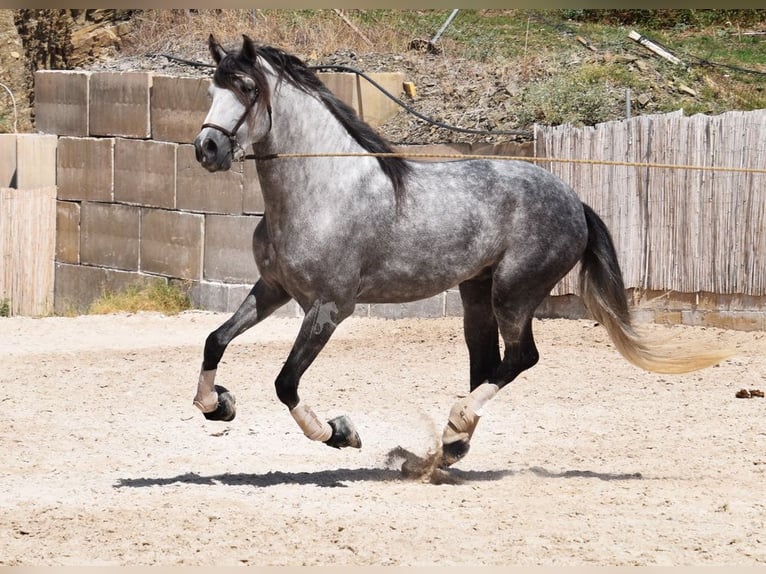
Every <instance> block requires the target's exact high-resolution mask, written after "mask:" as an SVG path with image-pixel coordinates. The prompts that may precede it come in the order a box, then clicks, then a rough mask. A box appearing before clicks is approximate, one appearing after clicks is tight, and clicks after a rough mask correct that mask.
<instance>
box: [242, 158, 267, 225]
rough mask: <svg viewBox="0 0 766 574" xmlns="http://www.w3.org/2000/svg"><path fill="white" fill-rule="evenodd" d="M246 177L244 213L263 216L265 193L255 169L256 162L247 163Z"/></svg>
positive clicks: (244, 184)
mask: <svg viewBox="0 0 766 574" xmlns="http://www.w3.org/2000/svg"><path fill="white" fill-rule="evenodd" d="M244 175H245V176H244V179H243V181H242V185H243V194H244V195H243V201H242V211H243V212H244V213H255V214H259V215H263V212H264V203H263V192H262V191H261V182H260V181H259V180H258V170H256V169H255V160H252V159H249V160H246V161H245V169H244Z"/></svg>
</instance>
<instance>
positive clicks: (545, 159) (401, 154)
mask: <svg viewBox="0 0 766 574" xmlns="http://www.w3.org/2000/svg"><path fill="white" fill-rule="evenodd" d="M321 157H328V158H339V157H375V158H389V157H390V158H402V159H404V158H412V159H448V160H465V159H497V160H503V161H526V162H532V163H541V162H550V163H569V164H584V165H607V166H616V167H636V168H642V169H681V170H691V171H695V170H696V171H706V172H716V171H727V172H734V173H757V174H766V168H750V167H733V166H732V167H730V166H714V165H683V164H672V163H651V162H632V161H609V160H599V159H576V158H553V157H527V156H513V155H483V154H476V155H472V154H459V153H455V154H450V153H417V152H415V153H411V152H380V153H373V152H334V153H333V152H331V153H275V154H268V155H262V156H258V155H252V154H248V155H246V156H244V157H243V158H242V159H255V160H259V161H268V160H275V159H305V158H321Z"/></svg>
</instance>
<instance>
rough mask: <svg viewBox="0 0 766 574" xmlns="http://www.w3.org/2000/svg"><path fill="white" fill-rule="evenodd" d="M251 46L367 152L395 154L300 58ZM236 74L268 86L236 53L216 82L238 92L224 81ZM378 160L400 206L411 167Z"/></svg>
mask: <svg viewBox="0 0 766 574" xmlns="http://www.w3.org/2000/svg"><path fill="white" fill-rule="evenodd" d="M248 41H249V39H246V40H245V42H248ZM249 47H250V46H249ZM251 47H252V49H253V50H254V52H255V54H257V56H259V57H260V58H263V60H264V61H266V62H268V64H269V65H270V66H271V67H272V68H273V69H274V70H275V71H276V72H277V73H278V74H279V80H280V81H282V80H284V81H287V82H289V83H290V84H291V85H293V86H295V87H297V88H299V89H301V90H303V91H305V92H307V93H312V94H315V95H316V96H317V97H318V98H319V100H320V101H321V102H322V103H323V104H324V105H325V106H327V109H328V110H330V112H331V113H332V114H333V116H334V117H335V119H337V120H338V121H339V122H340V124H341V125H342V126H343V127H344V128H345V129H346V131H348V133H349V134H350V135H351V137H353V138H354V139H355V140H356V141H357V142H358V143H359V145H361V146H362V147H363V148H364V149H365V150H366V151H368V152H370V153H393V152H394V149H393V148H392V147H391V145H390V144H389V143H388V142H387V141H386V140H385V139H384V138H383V137H382V136H381V135H380V134H378V133H377V132H376V131H375V130H374V129H373V128H372V127H371V126H370V125H369V124H367V123H366V122H364V121H363V120H362V119H360V118H359V116H358V115H357V114H356V112H355V111H354V109H353V108H352V107H351V106H349V105H348V104H346V103H345V102H344V101H342V100H341V99H339V98H338V97H337V96H335V94H333V93H332V92H331V91H330V90H329V89H328V88H327V87H326V86H325V85H324V84H323V83H322V81H321V80H320V79H319V78H318V77H317V75H316V74H315V73H314V72H313V71H312V70H311V69H309V68H308V67H307V66H306V64H305V63H304V62H303V61H302V60H301V59H300V58H298V57H296V56H293V55H292V54H288V53H286V52H284V51H282V50H280V49H278V48H273V47H271V46H256V45H254V44H252V45H251ZM254 72H255V73H254ZM236 73H246V74H248V75H249V76H251V77H253V79H254V80H255V81H256V85H257V86H258V87H259V88H261V86H265V85H266V79H265V75H264V74H263V71H262V70H261V69H260V67H259V66H253V63H252V62H251V61H249V60H248V59H247V58H246V57H244V56H243V52H237V53H233V54H230V55H229V57H227V58H224V59H223V60H222V61H221V62H220V64H219V65H218V68H217V69H216V71H215V76H214V79H215V81H216V83H217V84H218V85H221V86H222V87H227V88H229V89H235V88H234V87H233V86H231V82H227V84H226V85H225V86H224V85H223V84H222V83H221V82H225V81H226V80H225V78H226V76H229V77H231V75H232V74H236ZM235 91H236V90H235ZM260 91H261V94H262V95H263V98H264V101H265V102H264V105H268V101H266V100H268V98H269V97H270V95H269V94H268V90H267V89H265V87H263V88H261V89H260ZM377 159H378V163H379V164H380V167H381V169H382V170H383V173H385V174H386V176H388V178H389V179H390V180H391V183H392V184H393V187H394V194H395V197H396V200H397V204H400V201H401V200H403V198H404V190H405V179H406V177H407V174H408V173H409V171H410V167H409V165H408V164H407V162H406V161H405V160H404V159H403V158H399V157H379V158H377Z"/></svg>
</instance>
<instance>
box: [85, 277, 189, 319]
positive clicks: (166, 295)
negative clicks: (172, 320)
mask: <svg viewBox="0 0 766 574" xmlns="http://www.w3.org/2000/svg"><path fill="white" fill-rule="evenodd" d="M190 308H191V302H190V301H189V296H188V294H187V292H186V290H184V289H182V288H180V287H179V286H177V285H174V284H171V283H166V282H165V281H159V280H158V281H153V282H152V283H149V284H148V285H141V286H136V285H134V286H130V287H128V288H127V289H124V290H122V291H119V292H111V291H105V292H104V293H103V294H102V295H101V297H100V298H98V299H97V300H96V301H94V302H93V303H91V305H90V307H89V308H88V313H89V314H94V315H104V314H107V313H137V312H139V311H155V312H159V313H164V314H165V315H176V314H178V313H180V312H182V311H186V310H188V309H190Z"/></svg>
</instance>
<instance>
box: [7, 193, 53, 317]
mask: <svg viewBox="0 0 766 574" xmlns="http://www.w3.org/2000/svg"><path fill="white" fill-rule="evenodd" d="M55 249H56V188H55V187H44V188H37V189H7V188H0V302H5V303H7V305H8V310H9V312H10V314H11V315H31V316H39V315H47V314H50V312H51V311H52V309H53V286H54V274H55V263H54V259H55Z"/></svg>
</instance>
